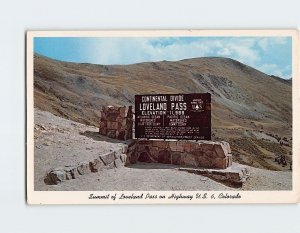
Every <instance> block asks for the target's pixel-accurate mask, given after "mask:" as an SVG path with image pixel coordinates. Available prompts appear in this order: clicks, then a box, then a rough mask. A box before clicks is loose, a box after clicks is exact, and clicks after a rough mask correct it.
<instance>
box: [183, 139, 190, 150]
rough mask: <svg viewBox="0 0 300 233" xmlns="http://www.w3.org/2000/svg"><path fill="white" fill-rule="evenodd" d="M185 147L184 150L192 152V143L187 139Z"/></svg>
mask: <svg viewBox="0 0 300 233" xmlns="http://www.w3.org/2000/svg"><path fill="white" fill-rule="evenodd" d="M183 149H184V151H185V152H188V153H189V152H191V149H192V148H191V143H190V142H188V141H186V142H185V143H184V144H183Z"/></svg>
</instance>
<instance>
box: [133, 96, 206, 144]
mask: <svg viewBox="0 0 300 233" xmlns="http://www.w3.org/2000/svg"><path fill="white" fill-rule="evenodd" d="M135 138H147V139H178V140H211V95H210V93H193V94H151V95H136V96H135Z"/></svg>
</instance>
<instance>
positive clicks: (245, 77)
mask: <svg viewBox="0 0 300 233" xmlns="http://www.w3.org/2000/svg"><path fill="white" fill-rule="evenodd" d="M34 85H35V91H34V101H35V107H37V108H39V109H41V110H45V111H49V112H52V113H54V114H55V115H58V116H62V117H64V118H68V119H72V120H75V121H77V122H81V123H85V124H90V125H95V126H98V121H99V115H100V110H101V107H102V106H104V105H129V104H131V105H133V104H134V95H135V94H148V93H193V92H209V93H211V94H212V128H213V138H214V139H216V140H226V141H229V142H230V143H231V146H232V148H233V153H234V155H235V158H236V160H238V161H239V162H242V163H245V164H248V165H252V166H256V167H263V168H268V169H273V170H282V169H283V170H285V169H287V168H283V167H281V166H278V165H277V164H275V163H274V162H273V161H274V156H275V153H282V154H285V155H288V157H289V158H288V159H290V155H289V154H290V152H291V132H292V99H291V98H292V88H291V82H282V81H281V80H280V79H278V78H274V77H271V76H269V75H266V74H264V73H262V72H260V71H258V70H255V69H253V68H251V67H249V66H246V65H244V64H242V63H240V62H238V61H235V60H232V59H228V58H195V59H188V60H182V61H177V62H168V61H161V62H147V63H139V64H133V65H110V66H103V65H93V64H78V63H68V62H61V61H56V60H52V59H49V58H46V57H42V56H39V55H35V58H34ZM283 138H285V139H286V141H287V145H286V146H280V145H279V144H278V140H279V139H283ZM288 144H289V145H288Z"/></svg>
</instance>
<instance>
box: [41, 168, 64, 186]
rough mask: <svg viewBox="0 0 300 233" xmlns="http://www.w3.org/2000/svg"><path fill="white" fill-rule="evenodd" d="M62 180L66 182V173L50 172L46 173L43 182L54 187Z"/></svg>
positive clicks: (60, 171) (61, 171) (62, 171)
mask: <svg viewBox="0 0 300 233" xmlns="http://www.w3.org/2000/svg"><path fill="white" fill-rule="evenodd" d="M64 180H66V172H65V171H64V170H51V171H50V172H48V173H47V175H46V177H45V179H44V182H45V183H46V184H49V185H51V184H52V185H53V184H55V185H56V184H59V183H61V182H63V181H64Z"/></svg>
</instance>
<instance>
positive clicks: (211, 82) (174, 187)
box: [26, 29, 300, 204]
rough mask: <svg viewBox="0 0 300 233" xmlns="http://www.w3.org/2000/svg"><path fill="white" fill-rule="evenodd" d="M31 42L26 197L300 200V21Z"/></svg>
mask: <svg viewBox="0 0 300 233" xmlns="http://www.w3.org/2000/svg"><path fill="white" fill-rule="evenodd" d="M26 43H27V47H26V50H27V51H26V58H27V64H26V65H27V69H26V85H27V86H26V91H27V98H26V99H27V103H26V104H27V129H26V130H27V139H26V140H27V174H26V175H27V202H28V203H29V204H220V203H221V204H227V203H228V204H239V203H298V202H299V200H300V183H299V177H300V167H299V165H300V164H299V163H300V161H299V153H300V146H299V142H300V140H299V132H300V122H299V121H298V120H297V119H298V116H297V114H298V113H299V112H300V105H299V98H300V94H299V91H300V87H299V32H298V31H297V30H290V29H286V30H149V31H142V30H140V31H139V30H135V31H28V32H27V35H26Z"/></svg>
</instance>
